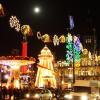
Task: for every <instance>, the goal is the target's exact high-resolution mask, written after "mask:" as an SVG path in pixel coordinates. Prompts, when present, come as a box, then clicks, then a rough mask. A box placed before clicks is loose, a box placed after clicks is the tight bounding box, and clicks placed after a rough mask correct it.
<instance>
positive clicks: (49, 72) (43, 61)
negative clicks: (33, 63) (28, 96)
mask: <svg viewBox="0 0 100 100" xmlns="http://www.w3.org/2000/svg"><path fill="white" fill-rule="evenodd" d="M38 59H39V64H38V71H37V76H36V82H35V86H36V87H53V88H56V78H55V74H54V69H53V55H52V53H51V51H50V50H49V48H48V47H47V46H45V47H44V48H43V49H42V50H41V54H39V55H38Z"/></svg>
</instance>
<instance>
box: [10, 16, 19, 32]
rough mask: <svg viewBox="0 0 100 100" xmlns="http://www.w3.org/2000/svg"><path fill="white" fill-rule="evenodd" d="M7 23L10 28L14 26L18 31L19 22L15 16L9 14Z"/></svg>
mask: <svg viewBox="0 0 100 100" xmlns="http://www.w3.org/2000/svg"><path fill="white" fill-rule="evenodd" d="M9 24H10V27H11V28H15V30H16V31H17V32H19V31H20V23H19V20H18V19H17V17H16V16H11V17H10V19H9Z"/></svg>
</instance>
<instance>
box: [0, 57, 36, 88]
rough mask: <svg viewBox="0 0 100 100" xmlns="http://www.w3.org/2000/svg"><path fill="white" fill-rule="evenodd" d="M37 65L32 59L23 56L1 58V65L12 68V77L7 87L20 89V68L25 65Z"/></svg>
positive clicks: (9, 78)
mask: <svg viewBox="0 0 100 100" xmlns="http://www.w3.org/2000/svg"><path fill="white" fill-rule="evenodd" d="M34 63H35V59H34V58H32V57H30V58H29V57H22V56H1V57H0V65H3V66H10V75H9V77H8V81H7V87H9V86H11V87H14V88H20V85H21V84H20V74H21V72H20V67H21V66H23V65H27V66H28V65H31V64H34Z"/></svg>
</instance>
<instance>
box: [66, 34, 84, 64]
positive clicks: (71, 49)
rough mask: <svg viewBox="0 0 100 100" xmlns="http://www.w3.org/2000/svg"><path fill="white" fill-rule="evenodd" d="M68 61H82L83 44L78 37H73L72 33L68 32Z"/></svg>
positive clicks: (69, 62)
mask: <svg viewBox="0 0 100 100" xmlns="http://www.w3.org/2000/svg"><path fill="white" fill-rule="evenodd" d="M66 49H67V53H66V62H67V64H68V65H70V64H71V63H72V62H73V57H74V62H75V63H79V62H80V52H81V50H82V45H81V43H80V40H79V38H78V37H76V36H74V37H73V38H72V35H71V34H70V33H68V36H67V37H66Z"/></svg>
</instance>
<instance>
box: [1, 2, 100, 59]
mask: <svg viewBox="0 0 100 100" xmlns="http://www.w3.org/2000/svg"><path fill="white" fill-rule="evenodd" d="M95 1H96V0H95ZM95 1H93V0H86V1H85V0H0V3H1V4H2V5H3V7H4V10H5V16H4V17H0V35H1V36H0V55H10V54H11V51H12V50H13V49H19V52H20V54H21V43H22V34H21V33H20V32H16V31H15V30H14V29H11V28H10V25H9V18H10V17H11V16H12V15H15V16H17V18H18V19H19V21H20V24H21V25H24V24H28V25H30V26H31V28H32V31H33V36H32V37H28V55H29V56H33V57H35V56H36V55H37V54H39V53H40V50H41V49H42V48H43V47H44V43H43V42H42V41H40V40H38V39H37V37H36V32H37V31H40V32H41V33H48V34H49V35H51V36H53V35H54V34H57V35H58V36H60V35H61V34H67V28H69V19H68V16H69V15H72V16H74V23H75V27H74V30H75V34H76V35H77V34H80V37H82V35H83V34H84V33H85V34H89V32H90V33H92V29H93V28H95V29H96V36H97V43H98V44H97V48H100V45H99V43H100V39H99V36H100V35H99V34H100V31H99V27H100V26H99V23H100V11H99V8H100V7H99V3H98V2H95ZM35 6H39V7H40V8H41V12H40V13H38V14H35V13H34V12H33V8H34V7H35ZM48 47H49V48H50V49H51V50H52V52H53V54H54V55H55V56H59V57H61V58H64V54H65V53H66V50H65V45H60V46H57V47H54V45H53V44H48ZM59 52H60V53H59ZM61 52H62V53H61ZM57 53H59V54H57Z"/></svg>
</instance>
